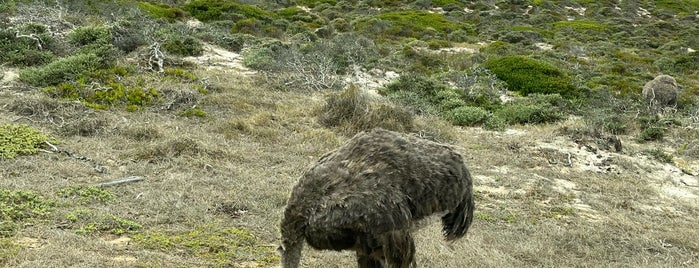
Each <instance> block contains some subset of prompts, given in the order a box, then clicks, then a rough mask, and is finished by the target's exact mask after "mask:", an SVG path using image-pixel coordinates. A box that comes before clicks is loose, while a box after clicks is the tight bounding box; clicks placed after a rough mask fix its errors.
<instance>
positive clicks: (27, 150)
mask: <svg viewBox="0 0 699 268" xmlns="http://www.w3.org/2000/svg"><path fill="white" fill-rule="evenodd" d="M46 142H55V141H54V139H53V138H51V137H49V136H48V135H46V134H43V133H41V132H40V131H38V130H36V129H34V128H31V127H29V126H25V125H13V124H4V125H0V160H3V159H13V158H15V157H17V156H21V155H29V154H34V153H36V152H38V151H39V149H41V148H45V147H48V146H47V145H46Z"/></svg>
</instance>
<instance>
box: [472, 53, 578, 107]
mask: <svg viewBox="0 0 699 268" xmlns="http://www.w3.org/2000/svg"><path fill="white" fill-rule="evenodd" d="M484 66H485V67H486V68H488V69H489V70H490V71H491V72H493V73H494V74H495V75H497V77H498V78H500V79H502V80H503V81H505V82H506V83H507V85H508V86H509V89H510V90H514V91H518V92H520V93H522V95H525V96H526V95H529V94H533V93H541V94H554V93H556V94H560V95H561V96H564V97H568V98H571V97H577V96H580V95H581V93H580V92H578V91H577V90H576V88H575V86H573V83H572V81H571V79H570V77H568V76H567V75H566V74H565V73H564V72H563V71H562V70H560V69H558V68H556V67H554V66H551V65H549V64H546V63H543V62H540V61H537V60H534V59H531V58H527V57H522V56H505V57H501V58H496V59H491V60H488V61H486V62H485V63H484Z"/></svg>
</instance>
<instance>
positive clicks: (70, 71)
mask: <svg viewBox="0 0 699 268" xmlns="http://www.w3.org/2000/svg"><path fill="white" fill-rule="evenodd" d="M100 67H102V59H101V58H99V57H97V55H95V54H78V55H75V56H69V57H65V58H60V59H58V60H55V61H53V62H51V63H49V64H46V65H43V66H40V67H31V68H26V69H22V70H20V72H19V79H20V80H21V81H23V82H25V83H27V84H30V85H33V86H42V87H43V86H50V85H57V84H60V83H62V82H68V81H72V80H75V79H76V78H78V76H80V75H82V74H86V73H89V72H93V71H95V70H97V69H98V68H100Z"/></svg>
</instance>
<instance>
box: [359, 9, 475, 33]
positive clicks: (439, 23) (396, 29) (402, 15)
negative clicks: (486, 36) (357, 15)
mask: <svg viewBox="0 0 699 268" xmlns="http://www.w3.org/2000/svg"><path fill="white" fill-rule="evenodd" d="M375 18H376V19H379V20H384V21H388V22H390V23H391V27H390V28H388V29H386V31H385V32H384V33H383V35H384V36H391V35H394V36H401V37H413V38H420V37H422V36H423V35H431V32H432V33H434V34H436V35H440V36H446V34H448V33H451V32H454V31H458V30H462V31H466V32H468V33H469V34H471V35H474V34H475V30H474V29H473V27H471V26H470V25H468V24H464V23H457V22H453V21H450V20H448V19H447V18H446V17H444V15H441V14H437V13H430V12H427V11H416V10H412V11H395V12H386V13H382V14H379V15H378V16H376V17H375ZM369 22H370V21H365V22H364V23H359V24H358V28H365V27H369V25H370V23H369ZM435 31H436V32H435Z"/></svg>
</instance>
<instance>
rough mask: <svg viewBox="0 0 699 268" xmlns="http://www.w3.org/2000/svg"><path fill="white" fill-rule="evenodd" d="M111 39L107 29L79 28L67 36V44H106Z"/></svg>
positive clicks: (97, 27)
mask: <svg viewBox="0 0 699 268" xmlns="http://www.w3.org/2000/svg"><path fill="white" fill-rule="evenodd" d="M111 38H112V36H111V33H110V32H109V29H107V28H105V27H101V26H96V27H94V26H87V27H80V28H77V29H75V30H73V31H72V32H70V33H69V34H68V42H70V44H72V45H74V46H86V45H91V44H108V43H109V41H110V40H111Z"/></svg>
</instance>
